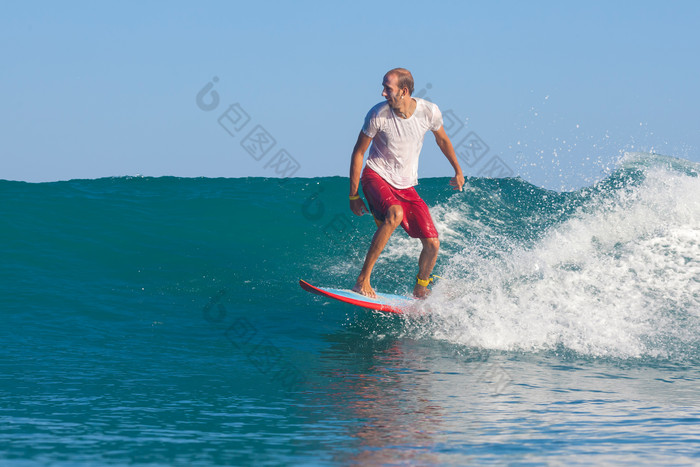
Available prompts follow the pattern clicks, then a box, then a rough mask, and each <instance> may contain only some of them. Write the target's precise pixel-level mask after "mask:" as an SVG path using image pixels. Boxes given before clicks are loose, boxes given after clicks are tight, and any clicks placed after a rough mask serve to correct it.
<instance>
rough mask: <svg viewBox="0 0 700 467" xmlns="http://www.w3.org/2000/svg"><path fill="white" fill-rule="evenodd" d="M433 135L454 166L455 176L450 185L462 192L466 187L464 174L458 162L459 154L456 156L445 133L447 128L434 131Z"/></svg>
mask: <svg viewBox="0 0 700 467" xmlns="http://www.w3.org/2000/svg"><path fill="white" fill-rule="evenodd" d="M433 134H434V135H435V142H436V143H437V145H438V146H439V147H440V150H441V151H442V153H443V154H444V155H445V157H446V158H447V160H448V161H449V163H450V165H452V168H453V169H455V176H454V177H453V178H452V180H450V185H452V186H453V187H455V190H459V191H462V187H463V186H464V174H462V168H461V167H460V166H459V162H458V161H457V154H455V149H454V147H452V141H450V137H449V136H447V133H446V132H445V127H444V126H441V127H440V129H439V130H437V131H433Z"/></svg>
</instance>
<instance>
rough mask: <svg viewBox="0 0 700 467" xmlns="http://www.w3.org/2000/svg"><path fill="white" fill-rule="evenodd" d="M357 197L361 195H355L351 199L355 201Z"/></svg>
mask: <svg viewBox="0 0 700 467" xmlns="http://www.w3.org/2000/svg"><path fill="white" fill-rule="evenodd" d="M356 199H360V195H355V196H351V197H350V201H355V200H356Z"/></svg>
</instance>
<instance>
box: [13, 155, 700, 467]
mask: <svg viewBox="0 0 700 467" xmlns="http://www.w3.org/2000/svg"><path fill="white" fill-rule="evenodd" d="M699 172H700V165H698V164H696V163H694V162H690V161H687V160H683V159H678V158H673V157H668V156H663V155H658V154H646V153H634V154H627V155H625V157H624V158H622V160H621V161H620V162H619V164H618V166H617V168H616V169H615V170H614V171H612V172H611V173H610V174H609V175H607V176H606V177H605V178H604V179H603V180H601V181H599V182H597V183H595V184H592V185H590V186H587V187H583V188H581V189H578V190H575V191H570V192H556V191H551V190H545V189H542V188H539V187H537V186H534V185H532V184H530V183H528V182H527V181H525V180H523V179H520V178H509V179H490V178H476V177H472V178H468V179H467V185H466V188H465V191H464V192H462V193H457V192H453V191H452V190H451V189H450V187H449V185H448V183H447V182H448V179H446V178H445V179H443V178H435V179H422V180H420V185H419V186H418V187H417V190H418V192H419V193H420V194H421V196H422V197H423V198H424V199H425V200H426V202H427V203H428V205H429V207H430V210H431V213H432V215H433V218H434V219H435V222H436V226H437V228H438V232H439V234H440V238H441V253H440V256H439V259H438V263H437V265H436V270H435V273H436V274H438V275H439V276H440V279H438V280H437V281H436V283H435V285H434V286H433V291H432V294H431V296H430V297H429V298H428V299H427V300H425V301H422V302H420V303H419V304H418V305H417V306H416V307H415V308H414V309H412V310H410V311H409V313H408V314H407V315H405V316H403V317H397V316H387V315H383V314H381V313H378V312H371V311H368V310H362V309H358V308H354V307H351V306H350V305H346V304H342V303H337V302H331V301H328V300H324V299H323V298H321V297H317V296H313V295H311V294H308V293H306V292H304V291H303V290H301V289H300V288H299V286H298V280H299V279H300V278H303V279H306V280H309V281H311V282H312V283H315V284H319V285H326V286H331V287H349V286H351V285H352V284H353V283H354V279H355V277H356V276H357V273H358V272H359V269H360V267H361V264H362V261H363V259H364V254H365V252H366V248H367V247H368V245H369V241H370V238H371V235H372V233H373V231H374V222H373V221H372V219H371V217H369V216H363V217H356V216H353V215H352V214H351V212H350V211H349V209H348V206H347V179H346V178H343V177H323V178H306V179H305V178H291V179H274V178H235V179H225V178H220V179H207V178H198V179H196V178H195V179H185V178H175V177H160V178H150V177H115V178H102V179H96V180H70V181H65V182H53V183H39V184H30V183H23V182H11V181H0V197H1V199H2V203H1V204H0V257H1V258H2V259H3V266H2V268H0V297H1V299H0V300H2V301H1V302H0V307H1V308H0V309H1V312H2V315H3V324H2V326H0V339H1V340H2V343H3V345H2V346H0V459H1V460H2V463H3V464H6V465H95V464H115V465H121V464H136V465H249V464H255V465H259V464H275V465H279V464H284V465H302V464H303V465H348V464H350V465H353V464H361V465H383V464H390V465H396V464H406V465H477V464H478V465H481V464H498V465H501V464H555V465H557V464H609V463H615V464H634V465H639V464H659V463H662V464H666V465H693V464H697V463H698V458H699V455H700V454H699V453H700V441H699V440H700V424H699V422H700V408H699V407H698V402H697V401H698V400H700V390H699V389H698V384H697V383H698V380H700V372H699V371H698V365H699V364H700V337H698V336H699V335H700V332H699V331H700V177H698V173H699ZM419 252H420V242H417V241H416V240H415V239H410V238H408V237H407V236H406V235H405V234H404V233H403V232H397V233H396V234H394V236H393V237H392V239H391V240H390V242H389V244H388V246H387V248H386V250H385V252H384V253H383V255H382V256H381V258H380V260H379V262H378V263H377V265H376V267H375V272H374V276H373V285H374V287H375V288H376V289H377V290H380V291H383V292H390V293H400V294H407V293H409V292H410V290H412V287H413V280H414V279H413V278H415V274H416V269H417V265H416V261H417V257H418V254H419Z"/></svg>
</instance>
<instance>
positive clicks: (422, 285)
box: [416, 275, 433, 287]
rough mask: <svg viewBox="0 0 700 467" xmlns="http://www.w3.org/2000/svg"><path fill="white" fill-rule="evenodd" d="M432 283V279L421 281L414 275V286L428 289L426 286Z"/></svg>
mask: <svg viewBox="0 0 700 467" xmlns="http://www.w3.org/2000/svg"><path fill="white" fill-rule="evenodd" d="M431 282H433V278H432V277H430V278H428V280H425V281H424V280H423V279H421V278H420V277H418V276H417V275H416V284H418V285H420V286H421V287H428V285H429V284H430V283H431Z"/></svg>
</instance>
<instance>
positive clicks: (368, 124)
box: [362, 109, 379, 138]
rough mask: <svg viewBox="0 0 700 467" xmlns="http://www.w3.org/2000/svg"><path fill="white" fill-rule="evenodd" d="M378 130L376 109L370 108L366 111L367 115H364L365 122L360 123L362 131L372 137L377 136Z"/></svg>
mask: <svg viewBox="0 0 700 467" xmlns="http://www.w3.org/2000/svg"><path fill="white" fill-rule="evenodd" d="M378 131H379V119H378V118H377V111H376V109H371V110H370V111H369V112H367V116H366V117H365V123H364V125H362V132H363V133H364V134H366V135H367V136H369V137H370V138H374V137H375V136H377V132H378Z"/></svg>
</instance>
